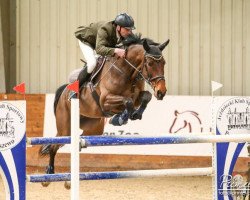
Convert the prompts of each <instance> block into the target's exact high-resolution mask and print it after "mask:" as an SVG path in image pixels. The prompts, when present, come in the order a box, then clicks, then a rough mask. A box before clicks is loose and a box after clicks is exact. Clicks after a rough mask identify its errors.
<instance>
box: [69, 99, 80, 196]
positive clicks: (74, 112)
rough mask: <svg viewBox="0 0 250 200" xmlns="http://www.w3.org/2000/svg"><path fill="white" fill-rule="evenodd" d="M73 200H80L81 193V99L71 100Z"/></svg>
mask: <svg viewBox="0 0 250 200" xmlns="http://www.w3.org/2000/svg"><path fill="white" fill-rule="evenodd" d="M70 118H71V145H70V149H71V158H70V159H71V199H72V200H73V199H74V200H79V197H80V193H79V187H80V181H79V171H80V154H79V150H80V149H79V144H80V136H79V129H80V114H79V99H71V117H70Z"/></svg>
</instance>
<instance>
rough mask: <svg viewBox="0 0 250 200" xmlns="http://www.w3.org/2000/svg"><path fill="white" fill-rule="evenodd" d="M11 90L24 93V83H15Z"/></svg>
mask: <svg viewBox="0 0 250 200" xmlns="http://www.w3.org/2000/svg"><path fill="white" fill-rule="evenodd" d="M13 90H15V91H16V92H19V93H21V94H25V83H21V84H19V85H16V86H15V87H13Z"/></svg>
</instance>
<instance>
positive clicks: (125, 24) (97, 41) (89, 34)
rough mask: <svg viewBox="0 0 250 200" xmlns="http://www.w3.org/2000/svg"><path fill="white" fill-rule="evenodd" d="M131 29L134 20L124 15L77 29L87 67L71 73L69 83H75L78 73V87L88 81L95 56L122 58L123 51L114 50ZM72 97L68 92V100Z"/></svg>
mask: <svg viewBox="0 0 250 200" xmlns="http://www.w3.org/2000/svg"><path fill="white" fill-rule="evenodd" d="M133 29H135V27H134V20H133V18H132V17H131V16H130V15H128V14H126V13H122V14H119V15H117V17H116V18H115V20H114V21H109V22H97V23H91V24H90V25H89V26H87V27H83V26H81V27H78V30H77V31H76V32H75V36H76V38H77V39H78V40H79V46H80V48H81V50H82V53H83V55H84V57H85V59H86V62H87V66H86V67H84V68H82V67H81V68H79V69H76V70H74V71H73V72H71V74H70V76H69V82H70V83H72V82H74V81H76V80H77V79H78V76H79V74H80V72H81V78H80V85H82V84H83V83H84V82H86V81H87V80H88V78H89V77H90V74H91V73H92V71H93V70H94V68H95V66H96V54H98V55H101V56H114V55H117V56H118V57H121V58H124V57H125V53H126V52H125V50H124V49H121V48H116V45H117V44H119V43H121V42H122V41H123V40H124V39H126V38H127V37H128V36H129V35H131V34H132V30H133ZM82 70H83V71H82ZM72 97H76V94H75V93H74V92H73V91H72V92H70V95H69V99H71V98H72Z"/></svg>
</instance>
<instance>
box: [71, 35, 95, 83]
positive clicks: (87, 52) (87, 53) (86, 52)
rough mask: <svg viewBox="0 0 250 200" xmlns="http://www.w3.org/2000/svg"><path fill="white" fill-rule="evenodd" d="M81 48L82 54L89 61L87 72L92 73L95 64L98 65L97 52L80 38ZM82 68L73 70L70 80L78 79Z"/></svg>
mask: <svg viewBox="0 0 250 200" xmlns="http://www.w3.org/2000/svg"><path fill="white" fill-rule="evenodd" d="M78 42H79V46H80V49H81V51H82V54H83V56H84V58H85V60H86V62H87V72H88V73H91V72H92V71H93V70H94V68H95V66H96V54H95V51H94V50H93V49H92V48H91V47H90V46H88V45H87V44H84V43H82V42H81V41H80V40H78ZM81 70H82V67H80V68H78V69H75V70H73V71H72V72H71V73H70V75H69V82H70V83H73V82H74V81H76V80H77V78H78V75H79V73H80V71H81Z"/></svg>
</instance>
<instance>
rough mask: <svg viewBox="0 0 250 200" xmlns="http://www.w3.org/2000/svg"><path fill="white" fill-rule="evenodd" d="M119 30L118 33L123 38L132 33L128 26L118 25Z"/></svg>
mask: <svg viewBox="0 0 250 200" xmlns="http://www.w3.org/2000/svg"><path fill="white" fill-rule="evenodd" d="M119 32H120V35H121V36H122V37H123V38H126V37H128V36H129V35H131V33H132V29H128V28H124V27H121V26H120V27H119Z"/></svg>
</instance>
